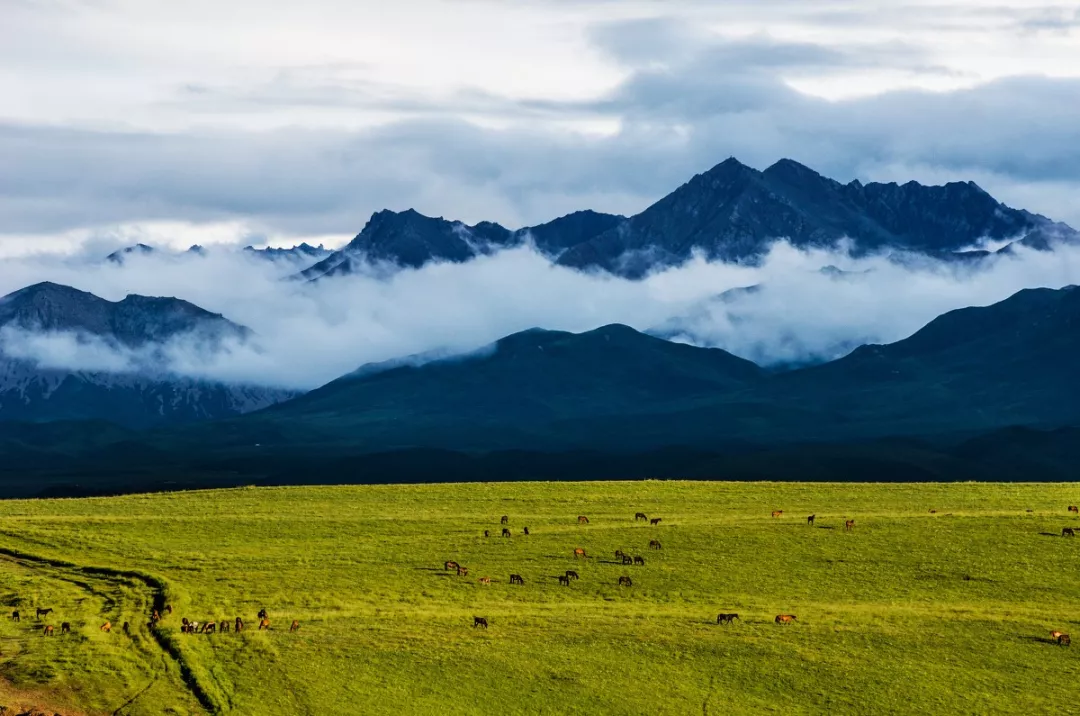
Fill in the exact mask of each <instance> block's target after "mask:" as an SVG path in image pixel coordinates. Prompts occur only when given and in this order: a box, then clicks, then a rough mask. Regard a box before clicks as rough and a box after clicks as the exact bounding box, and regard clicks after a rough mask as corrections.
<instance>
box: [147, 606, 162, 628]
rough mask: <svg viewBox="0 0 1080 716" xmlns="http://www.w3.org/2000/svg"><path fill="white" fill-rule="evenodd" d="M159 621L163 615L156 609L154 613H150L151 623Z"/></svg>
mask: <svg viewBox="0 0 1080 716" xmlns="http://www.w3.org/2000/svg"><path fill="white" fill-rule="evenodd" d="M159 621H161V615H160V614H158V611H157V609H155V610H154V612H153V614H151V615H150V623H151V624H157V623H158V622H159Z"/></svg>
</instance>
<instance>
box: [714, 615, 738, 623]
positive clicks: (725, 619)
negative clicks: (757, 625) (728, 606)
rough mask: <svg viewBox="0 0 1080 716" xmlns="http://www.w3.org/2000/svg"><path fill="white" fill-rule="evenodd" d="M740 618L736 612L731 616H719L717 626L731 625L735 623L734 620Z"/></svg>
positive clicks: (717, 616)
mask: <svg viewBox="0 0 1080 716" xmlns="http://www.w3.org/2000/svg"><path fill="white" fill-rule="evenodd" d="M738 618H739V615H738V614H735V613H734V612H733V613H731V614H717V615H716V623H717V624H731V623H733V622H734V620H736V619H738ZM740 621H742V620H740Z"/></svg>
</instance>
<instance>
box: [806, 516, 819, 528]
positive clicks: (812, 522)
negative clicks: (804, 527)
mask: <svg viewBox="0 0 1080 716" xmlns="http://www.w3.org/2000/svg"><path fill="white" fill-rule="evenodd" d="M816 517H817V515H810V516H809V517H807V518H806V524H808V525H810V526H811V527H813V526H814V518H816Z"/></svg>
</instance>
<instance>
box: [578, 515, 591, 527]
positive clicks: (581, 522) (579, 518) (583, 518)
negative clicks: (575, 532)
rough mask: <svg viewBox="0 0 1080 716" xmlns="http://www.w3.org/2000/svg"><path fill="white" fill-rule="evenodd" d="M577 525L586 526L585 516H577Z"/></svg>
mask: <svg viewBox="0 0 1080 716" xmlns="http://www.w3.org/2000/svg"><path fill="white" fill-rule="evenodd" d="M577 523H578V524H579V525H587V524H589V518H588V517H586V516H585V515H578V518H577Z"/></svg>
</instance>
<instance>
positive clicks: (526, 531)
mask: <svg viewBox="0 0 1080 716" xmlns="http://www.w3.org/2000/svg"><path fill="white" fill-rule="evenodd" d="M525 536H526V537H528V536H529V528H528V527H526V528H525Z"/></svg>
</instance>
